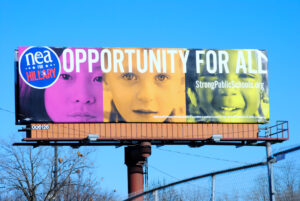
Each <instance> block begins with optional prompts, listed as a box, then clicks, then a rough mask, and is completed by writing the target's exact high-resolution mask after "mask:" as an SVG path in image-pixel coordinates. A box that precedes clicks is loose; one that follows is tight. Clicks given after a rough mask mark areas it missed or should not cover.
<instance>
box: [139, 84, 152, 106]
mask: <svg viewBox="0 0 300 201" xmlns="http://www.w3.org/2000/svg"><path fill="white" fill-rule="evenodd" d="M154 90H155V89H154V86H152V85H151V83H147V82H145V83H143V84H141V86H140V87H139V89H138V91H137V94H136V98H137V99H138V100H139V101H143V102H151V101H152V100H153V99H154V93H153V92H154Z"/></svg>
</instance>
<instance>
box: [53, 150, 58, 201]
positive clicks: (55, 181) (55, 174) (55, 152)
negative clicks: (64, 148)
mask: <svg viewBox="0 0 300 201" xmlns="http://www.w3.org/2000/svg"><path fill="white" fill-rule="evenodd" d="M57 160H58V159H57V146H54V171H53V173H54V193H55V197H54V199H55V200H56V189H57V185H58V177H57Z"/></svg>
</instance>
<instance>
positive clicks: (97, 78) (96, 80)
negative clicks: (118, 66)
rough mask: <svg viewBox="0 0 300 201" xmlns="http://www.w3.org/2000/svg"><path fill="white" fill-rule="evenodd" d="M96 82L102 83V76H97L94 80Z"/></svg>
mask: <svg viewBox="0 0 300 201" xmlns="http://www.w3.org/2000/svg"><path fill="white" fill-rule="evenodd" d="M93 81H94V82H102V76H97V77H95V78H94V79H93Z"/></svg>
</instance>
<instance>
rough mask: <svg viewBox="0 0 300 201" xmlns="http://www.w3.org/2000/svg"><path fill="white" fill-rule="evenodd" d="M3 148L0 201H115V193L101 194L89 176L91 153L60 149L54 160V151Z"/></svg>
mask: <svg viewBox="0 0 300 201" xmlns="http://www.w3.org/2000/svg"><path fill="white" fill-rule="evenodd" d="M0 148H1V150H0V192H1V197H0V198H1V200H25V199H26V200H28V201H38V200H49V201H50V200H66V201H67V200H70V201H71V200H78V201H79V200H80V201H81V200H82V201H83V200H88V201H91V200H103V201H112V200H115V199H116V196H115V195H114V194H113V193H105V192H102V191H101V189H100V188H99V185H98V183H97V182H96V179H94V178H93V175H91V174H89V170H90V168H91V166H90V165H89V164H90V163H89V161H88V154H89V152H88V151H85V152H83V153H81V151H79V150H71V149H68V148H60V152H59V153H60V154H59V156H58V157H54V154H53V153H54V150H53V148H52V147H38V148H32V147H14V146H12V145H9V144H7V143H6V144H4V143H2V144H1V145H0ZM55 159H57V160H55ZM55 170H56V171H55ZM54 172H56V176H55V174H54ZM75 192H76V193H75ZM101 196H102V197H101Z"/></svg>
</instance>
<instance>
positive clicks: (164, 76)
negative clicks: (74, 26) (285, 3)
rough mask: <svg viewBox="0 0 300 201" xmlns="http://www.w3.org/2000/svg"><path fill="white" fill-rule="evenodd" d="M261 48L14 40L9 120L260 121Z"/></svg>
mask: <svg viewBox="0 0 300 201" xmlns="http://www.w3.org/2000/svg"><path fill="white" fill-rule="evenodd" d="M267 61H268V60H267V56H266V52H265V51H262V50H255V49H249V50H217V49H162V48H151V49H147V48H73V47H66V48H51V47H19V49H18V57H17V63H18V67H17V69H16V70H17V71H16V72H17V74H16V75H17V76H16V123H17V124H31V123H102V122H110V123H117V122H136V123H138V122H140V123H266V122H268V121H269V96H268V74H267V72H268V68H267Z"/></svg>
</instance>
